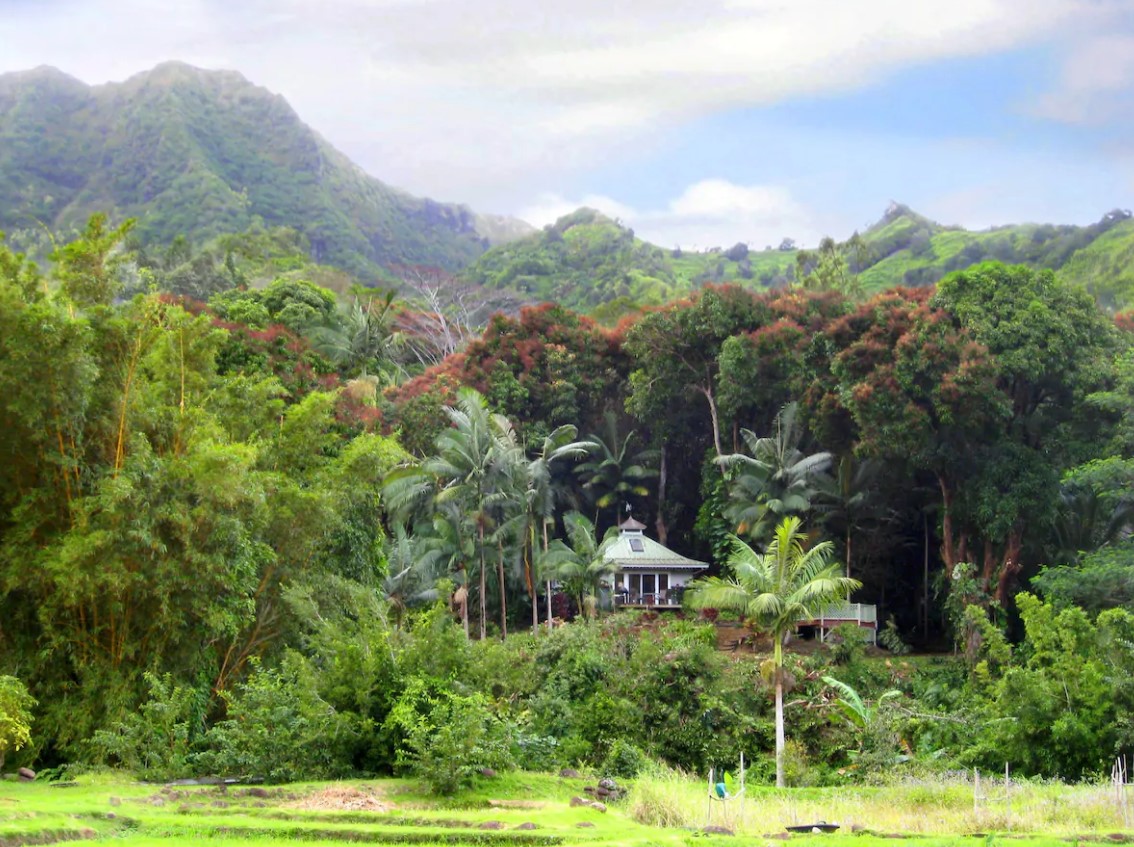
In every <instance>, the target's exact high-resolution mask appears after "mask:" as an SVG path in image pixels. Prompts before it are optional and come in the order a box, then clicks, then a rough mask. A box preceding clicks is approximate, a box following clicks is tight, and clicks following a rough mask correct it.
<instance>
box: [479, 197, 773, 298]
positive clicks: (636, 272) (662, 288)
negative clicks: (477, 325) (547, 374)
mask: <svg viewBox="0 0 1134 847" xmlns="http://www.w3.org/2000/svg"><path fill="white" fill-rule="evenodd" d="M794 261H795V259H794V253H793V252H792V251H768V252H763V253H754V252H752V251H749V250H748V249H747V247H744V246H743V245H738V246H737V247H736V248H732V249H730V250H727V251H720V252H707V253H688V252H686V253H683V252H681V251H680V250H666V249H663V248H661V247H657V246H655V245H653V244H649V243H647V242H645V241H642V240H641V239H639V238H636V237H635V236H634V231H633V230H631V229H627V228H626V227H624V226H622V225H620V224H618V223H617V222H615V221H613V220H611V219H610V218H608V217H606V216H605V215H603V214H601V213H599V212H596V211H595V210H594V209H579V210H577V211H575V212H572V213H571V214H570V215H566V216H564V217H562V218H560V219H559V220H558V221H556V222H555V223H554V224H551V225H550V226H547V227H544V229H543V230H542V231H540V232H537V233H534V234H532V235H529V236H527V237H525V238H521V239H518V240H516V241H514V242H512V243H510V244H505V245H502V246H500V247H495V248H493V249H491V250H489V251H488V252H487V253H485V254H484V255H483V256H481V257H480V258H479V259H477V260H476V261H475V262H474V263H473V264H472V265H471V266H470V267H469V268H467V269H466V270H465V271H464V273H463V274H462V275H461V276H462V277H463V278H464V279H466V280H467V281H469V282H473V283H476V284H479V285H484V286H487V287H489V288H495V289H505V290H510V291H513V292H515V293H517V294H520V295H522V296H524V297H530V298H532V299H535V300H545V301H554V302H556V303H561V304H563V305H565V306H569V307H571V308H573V309H582V310H586V309H589V308H593V307H594V306H597V305H599V304H601V303H609V302H612V301H615V300H617V299H619V298H626V299H627V300H629V301H633V302H635V303H639V304H644V305H650V304H659V303H664V302H666V301H668V300H672V299H673V298H675V297H679V296H681V295H683V294H686V293H688V292H689V291H691V290H693V289H694V288H697V287H699V286H700V285H703V284H705V283H706V282H721V281H725V280H751V281H752V283H753V284H755V285H775V284H784V283H786V282H787V281H788V279H789V274H790V272H791V268H792V266H793V263H794Z"/></svg>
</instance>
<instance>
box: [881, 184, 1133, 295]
mask: <svg viewBox="0 0 1134 847" xmlns="http://www.w3.org/2000/svg"><path fill="white" fill-rule="evenodd" d="M1129 219H1130V213H1129V212H1126V211H1121V210H1115V211H1112V212H1109V213H1107V214H1106V215H1104V216H1103V217H1102V219H1101V220H1099V221H1098V223H1094V224H1091V225H1090V226H1056V225H1053V224H1015V225H1011V226H1000V227H993V228H992V229H987V230H981V231H979V232H973V231H970V230H966V229H962V228H961V227H949V226H942V225H941V224H938V223H935V222H934V221H931V220H929V219H928V218H925V217H922V216H921V215H918V214H917V213H915V212H913V211H912V210H910V209H909V208H907V207H906V206H902V205H899V204H892V205H891V206H890V208H889V209H888V210H887V211H886V214H885V215H884V216H883V217H882V219H881V220H880V221H879V222H878V223H877V224H875V225H874V226H872V227H870V228H869V229H868V230H866V232H864V233H863V234H862V238H863V241H864V242H865V243H866V245H867V246H868V247H869V255H868V257H867V260H866V263H865V267H864V268H862V269H861V271H860V274H861V279H862V283H863V285H864V287H865V288H866V289H867V290H868V291H877V290H882V289H885V288H890V287H892V286H894V285H915V286H916V285H930V284H932V283H934V282H937V280H939V279H941V277H943V276H945V274H947V273H950V272H951V271H955V270H960V269H961V268H967V267H968V266H969V265H973V264H976V263H977V262H983V261H987V260H989V259H996V260H999V261H1002V262H1009V263H1013V264H1017V263H1018V264H1027V265H1031V266H1033V267H1039V268H1054V269H1061V271H1062V273H1063V275H1064V276H1065V277H1066V278H1067V279H1069V280H1072V281H1075V282H1080V283H1083V284H1085V285H1086V286H1087V287H1088V288H1089V289H1090V290H1091V291H1092V293H1094V294H1095V296H1096V297H1098V298H1099V300H1100V302H1102V303H1103V304H1104V305H1107V306H1115V305H1123V304H1125V303H1127V302H1129V301H1130V298H1131V297H1134V286H1132V285H1131V283H1130V281H1127V282H1126V283H1122V282H1121V281H1120V280H1119V277H1120V275H1121V274H1120V270H1123V269H1121V267H1120V263H1119V264H1115V263H1114V262H1111V261H1108V260H1105V259H1104V256H1105V257H1111V258H1117V257H1119V256H1121V255H1122V252H1123V251H1122V246H1121V245H1123V244H1124V245H1125V249H1126V251H1127V255H1129V251H1130V250H1134V229H1132V228H1131V225H1130V220H1129ZM1104 238H1105V239H1107V241H1106V243H1107V244H1109V245H1110V247H1109V248H1107V249H1105V250H1103V251H1102V252H1101V253H1098V251H1097V248H1096V243H1097V242H1103V240H1104ZM1083 251H1090V252H1091V253H1092V254H1093V253H1098V258H1097V260H1096V261H1090V262H1089V265H1090V268H1089V269H1088V267H1087V264H1086V263H1085V259H1080V258H1079V254H1080V253H1081V252H1083ZM1086 255H1087V254H1086V253H1084V256H1086ZM1076 268H1078V269H1076ZM1126 273H1127V274H1128V275H1129V271H1126Z"/></svg>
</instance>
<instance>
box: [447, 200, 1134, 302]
mask: <svg viewBox="0 0 1134 847" xmlns="http://www.w3.org/2000/svg"><path fill="white" fill-rule="evenodd" d="M854 238H855V239H857V240H860V242H861V245H860V249H858V250H853V249H852V248H851V241H850V240H848V242H847V243H845V244H843V245H837V244H835V243H834V242H831V244H832V245H834V247H835V249H839V250H841V251H843V252H844V254H845V256H846V259H847V263H848V265H849V266H850V271H851V272H852V273H855V274H857V275H858V280H859V283H860V285H861V287H862V289H863V290H864V291H865V292H867V293H871V292H875V291H882V290H885V289H887V288H892V287H894V286H898V285H908V286H924V285H931V284H933V283H935V282H937V281H938V280H939V279H941V278H942V277H944V276H945V275H946V274H948V273H950V272H952V271H955V270H961V269H963V268H967V267H969V266H971V265H975V264H977V263H979V262H983V261H987V260H989V259H998V260H1000V261H1004V262H1009V263H1019V264H1026V265H1030V266H1032V267H1041V268H1053V269H1055V270H1056V271H1057V272H1058V274H1059V276H1060V277H1061V278H1062V279H1064V280H1065V281H1067V282H1071V283H1077V284H1081V285H1084V286H1085V287H1086V288H1087V289H1088V290H1089V291H1091V293H1092V294H1094V296H1095V297H1096V298H1097V299H1098V300H1099V302H1100V303H1101V304H1102V305H1103V306H1105V307H1107V308H1110V309H1121V308H1125V307H1127V306H1130V305H1134V220H1132V219H1131V215H1130V212H1129V211H1125V210H1117V209H1116V210H1114V211H1111V212H1108V213H1107V214H1106V215H1104V216H1103V217H1102V218H1101V219H1100V220H1099V221H1098V222H1097V223H1094V224H1091V225H1089V226H1072V225H1063V226H1059V225H1053V224H1030V223H1029V224H1014V225H1009V226H1000V227H993V228H991V229H987V230H981V231H972V230H966V229H964V228H963V227H959V226H946V225H942V224H939V223H937V222H935V221H933V220H930V219H929V218H927V217H925V216H923V215H920V214H918V213H916V212H914V211H913V210H912V209H910V208H909V207H908V206H904V205H902V204H900V203H891V204H890V206H889V208H888V209H887V210H886V212H885V213H884V214H883V215H882V217H881V219H880V220H879V221H878V222H877V223H875V224H873V225H872V226H870V227H869V228H867V229H866V230H865V231H863V232H862V233H861V234H857V233H856V235H855V236H854ZM820 249H822V248H820ZM815 257H816V253H815V252H813V251H810V250H800V249H794V248H793V249H781V250H772V249H765V250H761V251H754V250H751V249H749V248H748V246H747V245H745V244H737V245H734V246H733V247H731V248H729V249H727V250H711V251H705V252H688V251H686V252H682V251H680V250H667V249H664V248H662V247H658V246H656V245H653V244H650V243H648V242H646V241H643V240H641V239H639V238H637V237H635V235H634V231H633V230H632V229H629V228H627V227H625V226H623V225H621V224H620V223H618V222H616V221H614V220H612V219H611V218H609V217H606V216H605V215H603V214H601V213H600V212H597V211H595V210H594V209H586V208H584V209H579V210H577V211H575V212H573V213H571V214H569V215H566V216H564V217H562V218H560V219H559V220H558V221H556V222H555V223H554V224H551V225H549V226H547V227H544V229H543V230H542V231H540V232H536V233H533V234H531V235H528V236H526V237H524V238H521V239H518V240H516V241H513V242H510V243H508V244H505V245H501V246H498V247H494V248H493V249H491V250H489V251H487V252H486V253H485V254H484V255H482V256H480V257H479V258H478V259H476V260H475V261H474V262H473V263H472V264H471V265H470V266H469V267H468V268H467V269H465V271H464V272H463V273H462V276H463V277H464V278H465V279H466V280H467V281H469V282H473V283H477V284H480V285H484V286H487V287H489V288H496V289H503V290H510V291H513V292H515V293H517V294H518V295H520V296H522V297H527V298H532V299H537V300H549V301H555V302H558V303H562V304H564V305H566V306H569V307H572V308H576V309H583V310H587V309H595V308H596V307H599V306H601V305H603V304H610V303H619V302H623V303H626V304H630V303H637V304H643V305H656V304H660V303H664V302H667V301H669V300H672V299H674V298H676V297H681V296H684V295H686V294H688V293H690V292H691V291H693V290H695V289H697V288H699V287H700V286H703V285H705V284H707V283H721V282H736V283H739V284H741V285H744V286H746V287H760V286H764V287H775V286H782V285H787V284H790V283H792V282H794V281H795V279H796V278H797V275H798V273H799V268H800V267H803V268H804V269H805V271H806V269H807V268H809V267H810V266H811V265H812V264H813V262H814V261H815Z"/></svg>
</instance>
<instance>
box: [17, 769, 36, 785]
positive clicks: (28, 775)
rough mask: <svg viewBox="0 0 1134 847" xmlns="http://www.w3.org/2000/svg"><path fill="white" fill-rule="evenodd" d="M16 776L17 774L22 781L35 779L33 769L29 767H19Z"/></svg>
mask: <svg viewBox="0 0 1134 847" xmlns="http://www.w3.org/2000/svg"><path fill="white" fill-rule="evenodd" d="M16 776H18V777H19V778H20V780H21V781H22V782H31V781H32V780H33V779H35V771H33V770H32V769H31V768H20V769H19V770H18V771H16Z"/></svg>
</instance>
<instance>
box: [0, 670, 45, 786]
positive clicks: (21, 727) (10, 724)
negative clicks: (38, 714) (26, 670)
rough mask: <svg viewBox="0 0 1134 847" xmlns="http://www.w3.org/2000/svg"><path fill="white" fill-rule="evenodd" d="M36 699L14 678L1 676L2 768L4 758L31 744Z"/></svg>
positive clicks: (0, 759) (0, 748)
mask: <svg viewBox="0 0 1134 847" xmlns="http://www.w3.org/2000/svg"><path fill="white" fill-rule="evenodd" d="M35 704H36V703H35V699H34V698H33V697H32V696H31V695H30V694H29V693H28V689H27V687H26V686H25V685H24V684H23V683H22V682H20V680H18V679H17V678H16V677H14V676H0V768H2V767H4V758H5V757H6V756H7V755H8V754H9V753H15V752H17V751H19V750H22V749H23V748H24V747H26V746H27V745H29V744H31V739H32V736H31V725H32V720H33V718H32V709H33V708H34V707H35Z"/></svg>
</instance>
